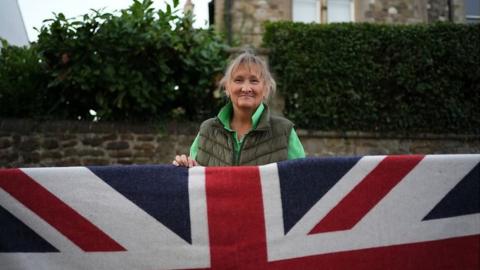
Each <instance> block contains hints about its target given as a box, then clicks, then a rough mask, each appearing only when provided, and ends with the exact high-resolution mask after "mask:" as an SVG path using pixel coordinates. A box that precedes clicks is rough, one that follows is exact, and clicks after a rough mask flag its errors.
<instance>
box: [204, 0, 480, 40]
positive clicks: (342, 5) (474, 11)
mask: <svg viewBox="0 0 480 270" xmlns="http://www.w3.org/2000/svg"><path fill="white" fill-rule="evenodd" d="M479 2H480V1H478V0H212V1H211V2H210V4H209V5H210V12H211V13H212V12H213V14H214V15H213V16H212V14H211V16H210V20H211V23H213V24H214V26H215V28H216V29H217V30H219V31H224V32H225V33H226V34H227V37H228V39H229V41H230V42H232V41H236V42H238V43H240V45H247V44H249V45H253V46H259V45H260V44H261V40H262V33H263V27H262V24H263V22H265V21H267V20H270V21H279V20H293V21H299V22H316V23H331V22H381V23H431V22H436V21H453V22H459V23H465V22H469V23H470V22H471V23H475V22H480V4H479ZM212 21H213V22H212Z"/></svg>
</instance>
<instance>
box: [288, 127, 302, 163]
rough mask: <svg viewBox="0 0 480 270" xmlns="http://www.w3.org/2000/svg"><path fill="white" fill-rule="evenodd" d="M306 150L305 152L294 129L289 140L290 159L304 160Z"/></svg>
mask: <svg viewBox="0 0 480 270" xmlns="http://www.w3.org/2000/svg"><path fill="white" fill-rule="evenodd" d="M304 157H305V150H303V145H302V142H300V138H298V135H297V133H296V132H295V129H293V128H292V131H291V132H290V136H289V138H288V159H296V158H304Z"/></svg>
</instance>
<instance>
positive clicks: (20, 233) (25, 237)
mask: <svg viewBox="0 0 480 270" xmlns="http://www.w3.org/2000/svg"><path fill="white" fill-rule="evenodd" d="M0 220H1V221H2V222H1V223H0V252H58V250H57V249H56V248H55V247H53V246H52V245H51V244H50V243H48V242H47V241H46V240H45V239H43V238H42V237H40V236H39V235H38V234H37V233H35V232H34V231H33V230H32V229H30V228H29V227H28V226H27V225H25V224H24V223H23V222H22V221H20V220H19V219H17V218H16V217H15V216H14V215H12V214H11V213H10V212H8V211H7V210H6V209H5V208H3V207H1V206H0ZM0 268H1V267H0Z"/></svg>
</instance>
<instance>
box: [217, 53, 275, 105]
mask: <svg viewBox="0 0 480 270" xmlns="http://www.w3.org/2000/svg"><path fill="white" fill-rule="evenodd" d="M241 66H246V67H247V68H248V69H251V68H252V66H255V67H257V68H258V71H259V76H260V78H261V79H263V82H264V84H265V88H266V90H267V93H266V95H265V99H267V100H268V99H269V98H270V96H272V95H274V94H275V91H276V90H277V83H276V82H275V80H274V79H273V77H272V74H271V73H270V70H269V69H268V66H267V64H266V63H265V61H263V60H262V59H261V58H260V57H259V56H257V55H255V54H253V53H252V52H250V51H244V52H243V53H241V54H239V55H238V56H237V57H235V59H233V61H232V62H230V65H229V66H228V68H227V69H226V71H225V75H224V76H223V78H222V79H221V80H220V82H219V86H220V88H221V89H222V90H226V85H227V83H228V82H229V81H230V80H232V76H233V73H234V72H235V71H237V69H238V68H240V67H241Z"/></svg>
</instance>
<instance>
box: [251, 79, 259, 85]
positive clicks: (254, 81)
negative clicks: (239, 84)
mask: <svg viewBox="0 0 480 270" xmlns="http://www.w3.org/2000/svg"><path fill="white" fill-rule="evenodd" d="M251 82H252V83H254V84H257V83H259V82H260V81H259V80H255V79H254V80H251Z"/></svg>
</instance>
